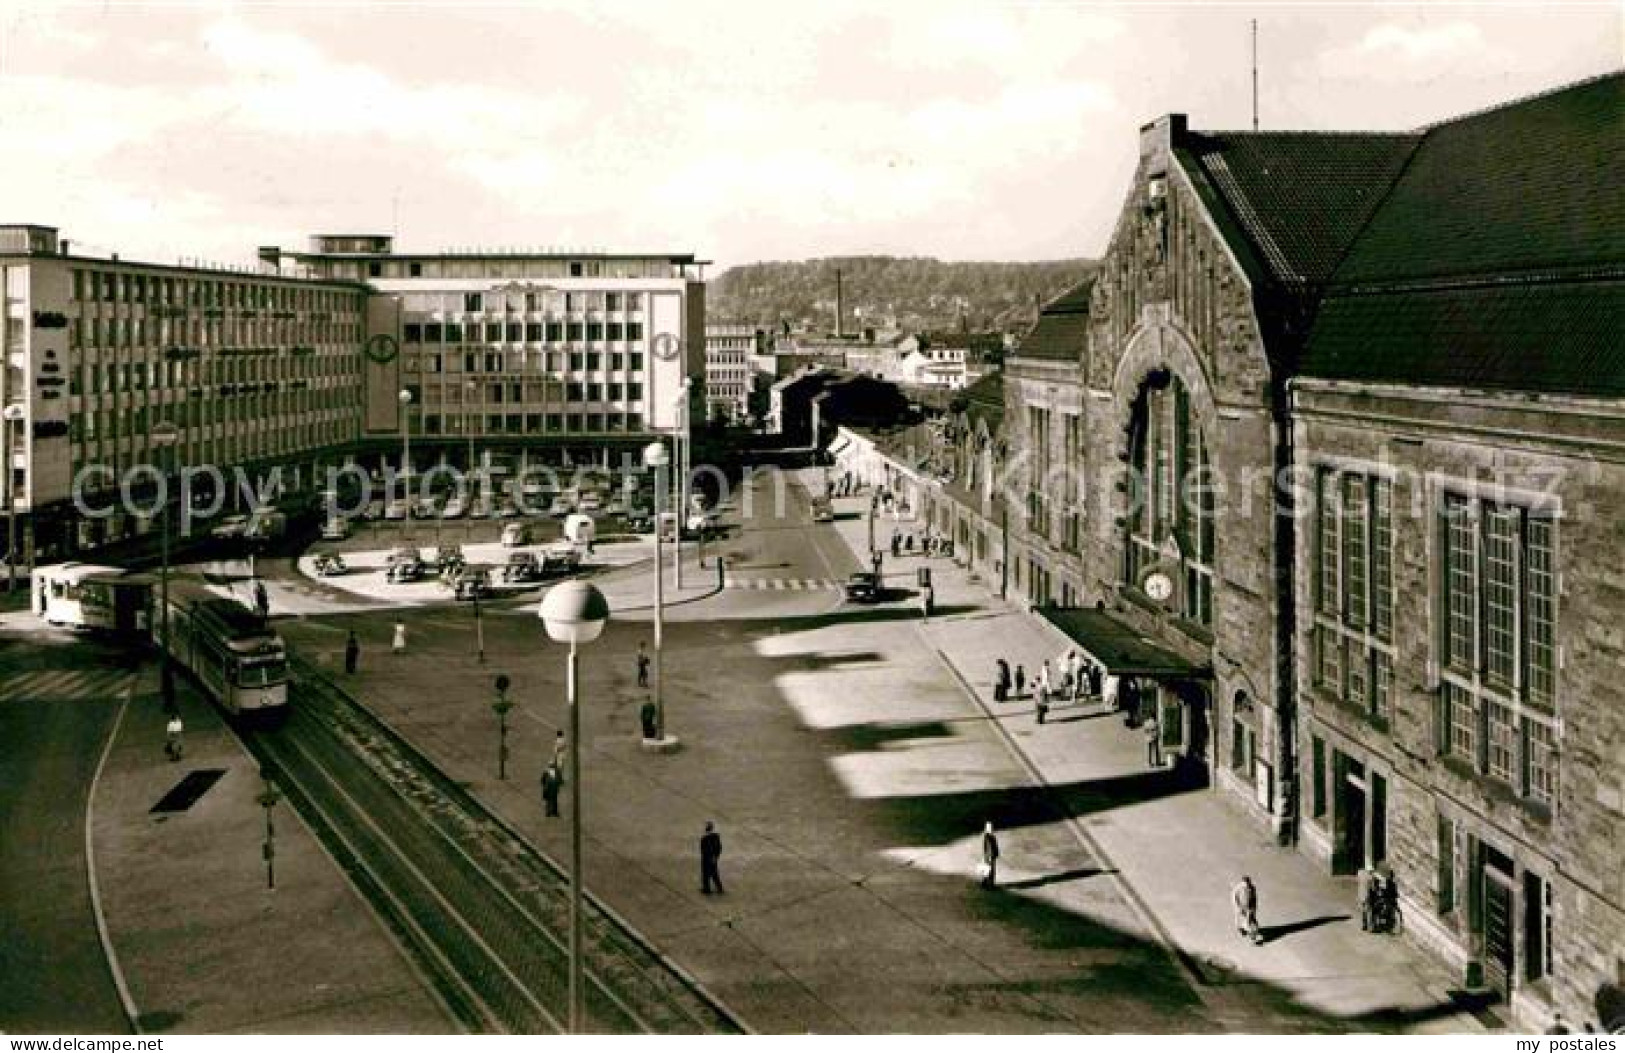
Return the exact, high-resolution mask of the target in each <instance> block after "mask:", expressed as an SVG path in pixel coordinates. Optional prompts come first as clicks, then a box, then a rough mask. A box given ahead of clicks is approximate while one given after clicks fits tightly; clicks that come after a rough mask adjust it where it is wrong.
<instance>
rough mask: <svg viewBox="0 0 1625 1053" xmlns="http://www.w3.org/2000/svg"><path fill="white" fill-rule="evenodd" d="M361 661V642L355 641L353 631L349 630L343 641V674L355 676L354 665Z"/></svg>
mask: <svg viewBox="0 0 1625 1053" xmlns="http://www.w3.org/2000/svg"><path fill="white" fill-rule="evenodd" d="M360 660H361V641H360V640H358V639H356V635H355V630H354V629H351V630H350V636H349V638H348V639H346V640H345V641H344V672H345V674H346V675H348V676H355V667H356V663H358V662H359V661H360Z"/></svg>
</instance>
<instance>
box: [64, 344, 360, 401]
mask: <svg viewBox="0 0 1625 1053" xmlns="http://www.w3.org/2000/svg"><path fill="white" fill-rule="evenodd" d="M355 358H356V356H355V354H354V353H353V352H345V353H341V354H328V353H323V352H316V353H313V354H309V355H287V354H277V355H241V356H210V357H209V358H207V359H193V360H191V361H180V360H172V359H163V360H159V361H141V360H137V361H133V362H132V361H112V362H105V363H103V362H87V363H86V364H85V365H84V366H83V368H81V369H73V370H71V371H70V372H69V373H68V394H70V395H100V394H103V393H107V394H119V393H121V392H137V393H139V392H144V391H149V390H151V389H154V388H156V389H159V390H163V389H166V388H175V387H183V386H186V385H204V386H209V385H214V384H244V383H274V382H278V381H292V380H320V379H340V380H346V381H352V380H353V378H354V375H355Z"/></svg>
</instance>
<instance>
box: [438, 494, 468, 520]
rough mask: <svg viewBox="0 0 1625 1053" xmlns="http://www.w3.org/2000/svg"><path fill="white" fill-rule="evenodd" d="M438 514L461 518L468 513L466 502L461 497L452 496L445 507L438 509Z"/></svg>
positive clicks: (448, 517) (449, 517)
mask: <svg viewBox="0 0 1625 1053" xmlns="http://www.w3.org/2000/svg"><path fill="white" fill-rule="evenodd" d="M440 514H441V515H442V516H444V517H446V518H447V519H461V518H463V516H465V515H467V514H468V502H467V501H464V500H463V499H462V498H461V497H454V498H452V499H451V500H450V501H447V502H446V507H445V508H442V509H441V510H440Z"/></svg>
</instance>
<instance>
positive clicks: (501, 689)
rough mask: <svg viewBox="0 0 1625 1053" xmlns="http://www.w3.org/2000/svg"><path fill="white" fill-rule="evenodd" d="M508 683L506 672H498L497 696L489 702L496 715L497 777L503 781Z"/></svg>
mask: <svg viewBox="0 0 1625 1053" xmlns="http://www.w3.org/2000/svg"><path fill="white" fill-rule="evenodd" d="M510 683H512V681H510V680H509V679H508V675H507V674H506V673H498V674H497V679H496V688H497V697H496V698H495V699H493V700H492V702H491V712H493V713H495V714H496V715H497V778H498V779H501V780H503V781H507V778H508V713H509V712H510V711H511V710H512V709H513V700H512V699H510V698H509V697H508V685H509V684H510Z"/></svg>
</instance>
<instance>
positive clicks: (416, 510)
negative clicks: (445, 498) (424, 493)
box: [412, 497, 440, 519]
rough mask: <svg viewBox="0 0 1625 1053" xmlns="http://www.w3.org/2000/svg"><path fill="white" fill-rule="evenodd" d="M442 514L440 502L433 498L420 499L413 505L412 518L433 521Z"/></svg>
mask: <svg viewBox="0 0 1625 1053" xmlns="http://www.w3.org/2000/svg"><path fill="white" fill-rule="evenodd" d="M439 514H440V502H438V501H437V500H435V499H434V498H432V497H420V498H418V500H417V502H416V503H415V504H413V505H412V518H414V519H433V518H434V517H435V516H437V515H439Z"/></svg>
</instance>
